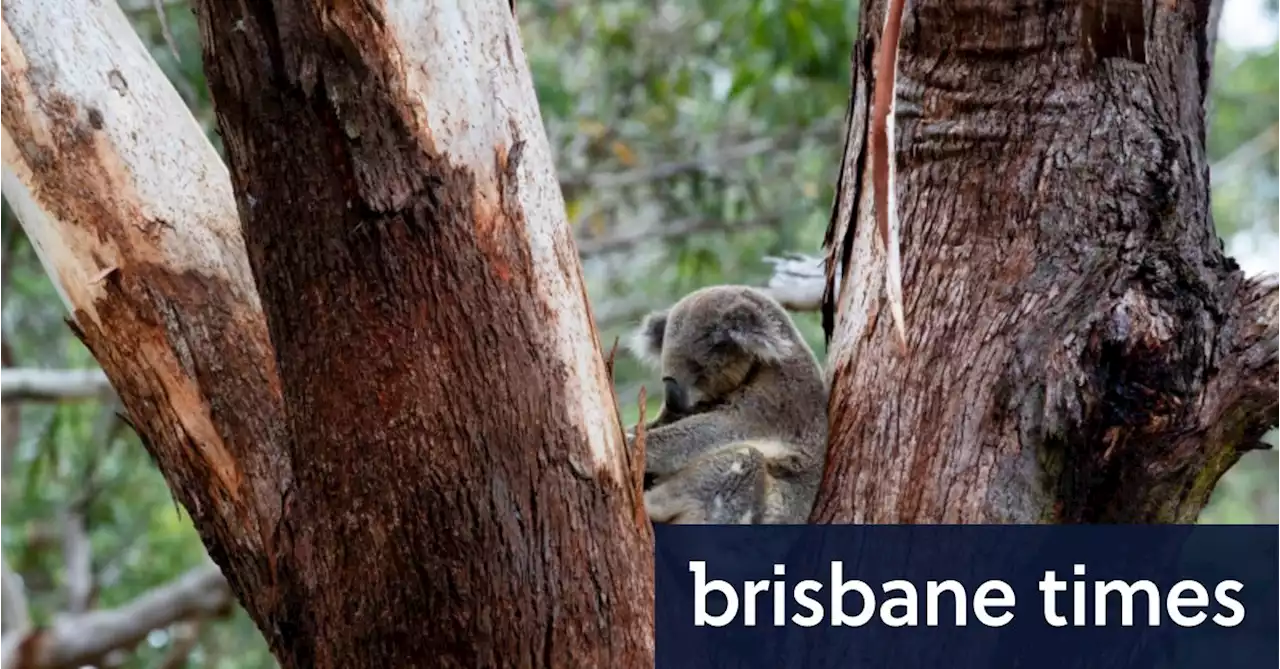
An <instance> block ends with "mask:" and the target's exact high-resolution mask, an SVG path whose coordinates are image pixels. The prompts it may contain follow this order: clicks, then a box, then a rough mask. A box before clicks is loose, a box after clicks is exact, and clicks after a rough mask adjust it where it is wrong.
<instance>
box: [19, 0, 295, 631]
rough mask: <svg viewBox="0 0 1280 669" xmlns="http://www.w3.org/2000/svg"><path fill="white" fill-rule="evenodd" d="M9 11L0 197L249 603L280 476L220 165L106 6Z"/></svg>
mask: <svg viewBox="0 0 1280 669" xmlns="http://www.w3.org/2000/svg"><path fill="white" fill-rule="evenodd" d="M3 16H4V23H3V47H2V49H0V52H2V53H3V98H2V102H3V110H2V114H3V158H4V186H3V187H4V195H5V197H6V199H7V200H8V201H9V203H10V205H11V206H12V207H13V209H14V211H15V213H16V214H17V215H18V217H19V218H20V220H21V221H22V224H23V227H24V228H25V230H26V234H27V236H28V238H29V239H30V240H31V242H32V244H33V246H34V247H35V249H36V252H37V254H38V255H39V257H40V260H41V262H42V264H43V265H44V267H45V270H46V271H47V272H48V274H49V276H50V278H51V279H52V280H53V282H54V284H55V286H56V287H57V288H58V291H59V293H60V294H61V296H62V298H63V301H64V302H65V304H66V307H67V309H68V311H69V312H70V313H71V315H72V319H73V327H74V328H75V330H76V331H77V333H78V334H79V336H80V337H81V339H82V340H83V341H84V343H85V345H86V346H87V347H88V348H89V350H90V351H92V353H93V355H94V356H95V357H96V358H97V360H98V362H99V363H100V364H101V366H102V368H103V370H104V371H105V372H106V375H107V377H108V378H109V379H110V380H111V383H112V385H113V386H114V388H115V390H116V391H117V393H118V394H119V396H120V398H121V401H122V403H123V406H124V407H125V409H126V410H127V412H128V415H129V418H130V420H131V422H132V423H133V425H134V426H135V428H136V429H137V432H138V434H139V435H140V436H141V437H142V438H143V440H144V442H145V443H147V444H148V448H149V450H150V452H151V454H152V456H153V457H154V458H155V460H156V462H157V464H158V465H159V467H160V469H161V471H162V472H164V474H165V477H166V480H167V481H168V483H169V486H170V487H171V489H172V490H173V492H174V495H175V497H176V498H177V499H178V500H179V501H180V502H181V503H182V504H183V506H184V507H185V508H186V510H187V511H188V512H189V513H190V514H191V516H192V519H193V520H194V521H195V525H196V527H197V528H198V529H199V530H200V533H201V535H202V537H203V538H204V540H205V542H206V545H207V546H208V548H209V552H210V553H211V555H212V556H213V557H214V559H215V560H216V561H217V563H218V564H219V566H220V567H222V569H223V570H224V571H225V572H226V574H227V576H228V578H229V580H230V582H231V585H232V587H233V588H234V590H235V592H236V594H237V596H238V597H239V598H240V600H241V601H242V602H244V603H245V605H246V607H247V608H248V610H249V611H250V612H251V613H255V614H256V613H258V612H261V611H263V610H265V606H266V605H265V604H264V603H263V599H262V598H263V597H264V595H265V594H266V593H267V592H268V591H267V589H266V587H265V584H266V582H267V573H268V571H267V560H266V557H265V556H266V550H265V546H266V543H267V542H268V541H269V536H270V533H271V531H272V529H273V528H274V527H275V526H276V524H277V520H278V518H279V515H280V510H279V509H280V502H281V499H282V497H283V494H284V493H283V491H284V489H285V487H286V485H287V483H288V481H289V470H288V467H287V462H286V460H285V458H284V457H283V455H282V450H283V449H282V445H283V440H282V434H283V427H284V424H283V420H282V413H281V410H282V408H283V407H282V404H281V401H280V389H279V382H278V380H277V378H276V372H275V363H274V359H273V357H272V353H271V348H270V344H269V341H268V339H267V329H266V321H265V320H264V319H263V315H262V309H261V306H260V303H259V300H258V295H257V293H256V291H255V289H254V284H253V277H252V274H251V273H250V270H249V264H248V259H247V257H246V256H245V252H244V244H243V241H242V239H241V236H240V227H239V221H238V219H237V216H236V209H235V199H234V196H233V195H232V192H231V184H230V181H229V179H228V177H227V171H226V168H225V167H224V166H223V165H222V163H221V161H220V160H219V158H218V155H217V153H216V152H215V151H214V150H213V147H212V146H211V145H210V144H209V142H208V140H207V139H206V138H205V137H204V135H203V133H202V132H201V130H200V128H199V126H198V125H197V124H196V122H195V120H194V119H193V118H192V117H191V115H190V114H189V113H188V112H187V111H186V108H185V105H183V102H182V100H181V98H179V96H178V95H177V93H176V92H175V91H174V90H173V88H172V87H171V86H170V85H169V83H168V81H166V80H165V77H164V75H163V74H162V73H161V72H160V71H159V69H158V68H157V67H156V65H155V63H154V61H153V60H152V59H151V56H150V54H148V52H147V50H146V48H145V47H144V46H143V45H142V43H141V41H140V40H139V39H138V37H137V35H136V34H135V33H134V31H133V28H132V27H131V26H130V25H129V22H128V20H127V19H126V18H125V16H124V15H123V14H122V13H121V11H120V9H119V8H118V7H117V6H116V4H115V3H111V2H108V3H96V2H85V1H83V0H38V1H29V0H16V1H14V2H6V3H4V6H3ZM15 380H20V378H19V377H15ZM6 381H8V379H7V378H6ZM255 617H257V619H258V621H259V623H260V624H261V623H262V622H263V620H264V619H263V618H261V617H259V616H255ZM266 629H267V632H268V639H271V636H272V635H271V633H270V628H266ZM144 632H145V630H144ZM39 636H41V635H39V634H36V635H32V637H31V638H32V640H35V639H36V638H37V637H39Z"/></svg>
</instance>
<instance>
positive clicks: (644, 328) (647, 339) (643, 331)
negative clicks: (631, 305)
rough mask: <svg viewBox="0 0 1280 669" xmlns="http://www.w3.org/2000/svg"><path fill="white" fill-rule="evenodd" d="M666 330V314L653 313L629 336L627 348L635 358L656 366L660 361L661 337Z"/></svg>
mask: <svg viewBox="0 0 1280 669" xmlns="http://www.w3.org/2000/svg"><path fill="white" fill-rule="evenodd" d="M666 330H667V312H666V311H665V310H663V311H655V312H653V313H651V314H649V315H648V316H645V317H644V320H643V321H641V323H640V327H638V328H636V331H635V332H633V333H632V334H631V338H630V340H629V341H628V342H627V348H629V349H631V353H632V355H634V356H636V357H637V358H640V359H641V360H643V361H645V362H647V363H649V364H650V365H657V364H659V363H660V362H661V360H662V335H663V333H665V332H666Z"/></svg>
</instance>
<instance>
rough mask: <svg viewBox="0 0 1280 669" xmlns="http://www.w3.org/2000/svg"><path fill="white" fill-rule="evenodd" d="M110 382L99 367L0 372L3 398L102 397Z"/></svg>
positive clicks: (66, 399) (15, 399)
mask: <svg viewBox="0 0 1280 669" xmlns="http://www.w3.org/2000/svg"><path fill="white" fill-rule="evenodd" d="M110 392H111V382H110V381H108V380H107V375H106V374H104V373H103V372H102V370H101V369H62V370H54V369H32V368H19V369H5V370H3V371H2V372H0V399H3V400H4V401H6V402H7V401H24V400H25V401H52V402H59V401H70V400H90V399H101V398H102V397H103V396H105V395H106V394H108V393H110Z"/></svg>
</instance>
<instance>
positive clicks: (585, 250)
mask: <svg viewBox="0 0 1280 669" xmlns="http://www.w3.org/2000/svg"><path fill="white" fill-rule="evenodd" d="M782 219H783V216H782V215H781V214H771V215H768V216H764V217H762V218H758V219H754V220H750V221H726V220H724V219H719V218H702V217H697V216H694V217H690V218H684V219H680V220H677V221H673V222H671V223H667V224H664V225H663V226H661V227H660V228H659V229H657V230H642V231H640V232H627V233H624V234H620V235H608V236H602V237H596V238H592V239H584V240H582V241H580V242H578V255H580V256H582V257H584V258H586V257H590V256H593V255H599V254H602V253H614V252H617V251H625V250H627V249H630V248H631V247H633V246H636V245H637V244H641V243H643V242H651V241H657V240H665V239H674V238H678V237H684V236H685V235H692V234H697V233H700V232H711V231H716V230H744V229H750V228H759V227H766V226H771V225H776V224H777V223H778V222H780V221H781V220H782Z"/></svg>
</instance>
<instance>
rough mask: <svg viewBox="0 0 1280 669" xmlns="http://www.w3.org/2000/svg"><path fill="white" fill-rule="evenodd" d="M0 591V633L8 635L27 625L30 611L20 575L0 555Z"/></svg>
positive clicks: (29, 619) (29, 620) (29, 621)
mask: <svg viewBox="0 0 1280 669" xmlns="http://www.w3.org/2000/svg"><path fill="white" fill-rule="evenodd" d="M0 591H2V594H0V633H3V634H5V635H8V634H9V632H12V631H15V630H21V629H23V628H26V627H28V626H29V625H30V624H31V613H30V611H29V609H28V608H27V592H26V588H24V587H23V585H22V577H21V576H18V574H17V573H15V572H14V571H13V570H12V569H10V568H9V562H8V561H7V560H5V559H4V558H3V557H0ZM5 666H8V665H7V664H6V665H5Z"/></svg>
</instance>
